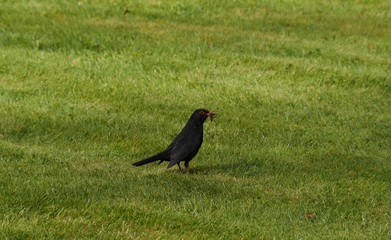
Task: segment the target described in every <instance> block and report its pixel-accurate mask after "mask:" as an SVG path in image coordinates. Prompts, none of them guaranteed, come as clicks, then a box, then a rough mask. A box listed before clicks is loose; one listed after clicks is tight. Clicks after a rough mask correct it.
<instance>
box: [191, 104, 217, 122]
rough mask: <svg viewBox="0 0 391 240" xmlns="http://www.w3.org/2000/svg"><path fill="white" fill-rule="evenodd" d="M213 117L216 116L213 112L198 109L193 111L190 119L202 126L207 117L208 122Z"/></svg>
mask: <svg viewBox="0 0 391 240" xmlns="http://www.w3.org/2000/svg"><path fill="white" fill-rule="evenodd" d="M214 116H216V113H215V112H212V111H209V110H207V109H203V108H200V109H197V110H195V111H194V113H193V114H192V115H191V119H194V120H195V121H197V122H198V123H201V124H202V123H204V122H205V120H206V119H207V118H208V117H210V121H213V117H214Z"/></svg>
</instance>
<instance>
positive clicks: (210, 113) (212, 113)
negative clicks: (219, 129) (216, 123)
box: [208, 112, 217, 121]
mask: <svg viewBox="0 0 391 240" xmlns="http://www.w3.org/2000/svg"><path fill="white" fill-rule="evenodd" d="M216 115H217V113H215V112H208V117H210V121H213V117H214V116H216Z"/></svg>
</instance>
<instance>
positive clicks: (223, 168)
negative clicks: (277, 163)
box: [170, 161, 263, 176]
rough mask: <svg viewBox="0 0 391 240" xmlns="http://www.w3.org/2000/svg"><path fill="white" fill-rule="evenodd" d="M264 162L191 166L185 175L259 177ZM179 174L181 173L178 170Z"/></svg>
mask: <svg viewBox="0 0 391 240" xmlns="http://www.w3.org/2000/svg"><path fill="white" fill-rule="evenodd" d="M262 165H263V164H262V161H239V162H233V163H224V164H214V165H200V166H194V167H192V166H190V167H189V168H188V169H186V170H184V171H183V172H182V173H183V174H192V175H215V174H224V175H232V176H243V175H246V176H251V175H254V176H255V175H259V174H260V173H261V170H262ZM177 171H178V173H181V171H180V170H179V169H177ZM170 172H171V171H170Z"/></svg>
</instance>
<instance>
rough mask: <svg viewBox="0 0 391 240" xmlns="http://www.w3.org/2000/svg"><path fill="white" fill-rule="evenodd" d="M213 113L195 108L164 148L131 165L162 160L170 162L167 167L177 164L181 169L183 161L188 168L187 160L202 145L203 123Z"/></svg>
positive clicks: (211, 117) (190, 158) (189, 159)
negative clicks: (183, 125)
mask: <svg viewBox="0 0 391 240" xmlns="http://www.w3.org/2000/svg"><path fill="white" fill-rule="evenodd" d="M214 115H216V113H214V112H211V111H209V110H206V109H197V110H195V111H194V112H193V114H192V115H191V116H190V119H189V120H188V121H187V123H186V125H185V127H184V128H183V129H182V131H181V132H180V133H179V134H178V136H177V137H176V138H175V139H174V140H173V141H172V143H171V144H170V145H169V146H168V147H167V149H166V150H164V151H163V152H160V153H158V154H156V155H154V156H152V157H149V158H146V159H144V160H141V161H139V162H135V163H133V165H134V166H142V165H144V164H147V163H151V162H155V161H159V160H160V162H159V164H160V163H162V162H164V161H168V162H170V163H169V164H168V166H167V168H170V167H172V166H174V165H175V164H177V165H178V167H179V169H180V170H182V169H181V166H180V165H179V163H180V162H185V168H188V167H189V162H190V161H191V160H192V159H193V158H194V156H195V155H196V154H197V153H198V150H199V149H200V147H201V145H202V141H203V132H204V130H203V124H204V122H205V120H206V119H207V118H208V117H210V119H211V120H212V119H213V116H214Z"/></svg>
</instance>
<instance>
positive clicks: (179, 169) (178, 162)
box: [176, 162, 184, 172]
mask: <svg viewBox="0 0 391 240" xmlns="http://www.w3.org/2000/svg"><path fill="white" fill-rule="evenodd" d="M176 165H178V167H179V170H181V172H184V171H182V168H181V165H180V164H179V162H178V163H177V164H176Z"/></svg>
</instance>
